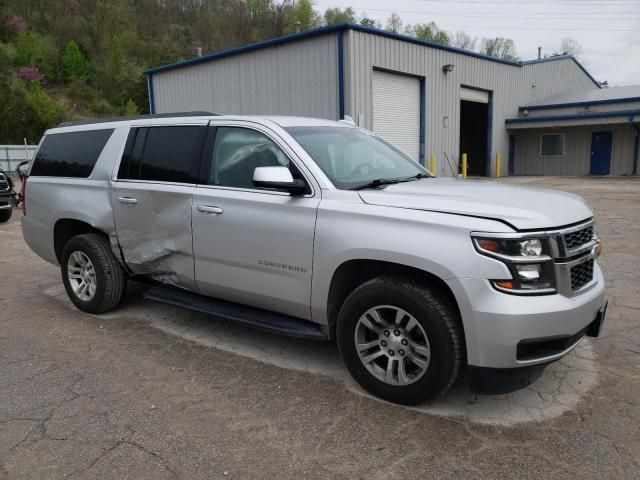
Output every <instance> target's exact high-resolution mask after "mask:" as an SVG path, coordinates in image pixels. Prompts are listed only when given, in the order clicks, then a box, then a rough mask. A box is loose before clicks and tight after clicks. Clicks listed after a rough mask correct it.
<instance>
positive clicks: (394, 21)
mask: <svg viewBox="0 0 640 480" xmlns="http://www.w3.org/2000/svg"><path fill="white" fill-rule="evenodd" d="M384 28H385V30H387V31H389V32H393V33H400V30H402V19H401V18H400V15H398V14H397V13H395V12H394V13H392V14H391V15H389V18H388V19H387V24H386V25H385V27H384Z"/></svg>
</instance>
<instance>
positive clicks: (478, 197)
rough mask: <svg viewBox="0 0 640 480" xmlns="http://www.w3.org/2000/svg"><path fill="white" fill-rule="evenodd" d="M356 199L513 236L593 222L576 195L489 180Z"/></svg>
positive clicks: (397, 188)
mask: <svg viewBox="0 0 640 480" xmlns="http://www.w3.org/2000/svg"><path fill="white" fill-rule="evenodd" d="M359 193H360V197H361V198H362V200H363V201H364V202H365V203H368V204H370V205H382V206H386V207H398V208H411V209H416V210H426V211H431V212H444V213H453V214H457V215H468V216H473V217H481V218H490V219H493V220H500V221H503V222H506V223H508V224H510V225H511V226H513V227H515V228H516V229H517V230H530V229H544V228H553V227H560V226H564V225H569V224H572V223H578V222H580V221H582V220H586V219H588V218H590V217H592V216H593V212H592V211H591V209H590V208H589V206H588V205H587V204H586V202H585V201H584V200H583V199H582V197H579V196H578V195H574V194H572V193H566V192H561V191H558V190H550V189H546V188H533V187H525V186H521V185H509V184H505V183H498V182H494V181H487V180H457V179H454V178H424V179H421V180H416V181H412V182H405V183H398V184H395V185H389V186H387V187H384V188H380V189H368V190H361V191H359Z"/></svg>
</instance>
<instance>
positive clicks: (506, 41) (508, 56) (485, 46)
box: [480, 37, 519, 61]
mask: <svg viewBox="0 0 640 480" xmlns="http://www.w3.org/2000/svg"><path fill="white" fill-rule="evenodd" d="M480 53H484V54H485V55H489V56H491V57H497V58H502V59H504V60H512V61H517V60H518V59H519V58H518V54H517V53H516V47H515V44H514V43H513V40H511V39H510V38H503V37H496V38H483V39H482V44H481V46H480Z"/></svg>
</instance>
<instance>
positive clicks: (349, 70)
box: [345, 30, 596, 175]
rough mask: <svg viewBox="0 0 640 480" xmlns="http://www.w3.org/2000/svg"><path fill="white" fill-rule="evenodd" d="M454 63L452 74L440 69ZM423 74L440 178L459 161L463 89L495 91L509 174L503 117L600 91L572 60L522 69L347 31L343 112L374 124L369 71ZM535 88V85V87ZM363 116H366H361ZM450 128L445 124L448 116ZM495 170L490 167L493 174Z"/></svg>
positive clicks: (496, 123)
mask: <svg viewBox="0 0 640 480" xmlns="http://www.w3.org/2000/svg"><path fill="white" fill-rule="evenodd" d="M446 64H453V65H455V67H454V70H453V71H452V72H450V73H447V74H445V73H443V71H442V66H443V65H446ZM374 67H376V68H381V69H386V70H392V71H396V72H400V73H409V74H412V75H418V76H422V77H424V79H425V89H426V99H425V100H426V101H425V103H426V112H425V114H426V117H425V120H426V121H425V153H426V156H427V157H428V155H429V154H430V153H435V154H436V156H437V158H438V170H439V172H438V173H439V174H440V175H450V174H451V171H450V169H449V167H448V166H445V162H444V155H445V154H446V155H448V156H449V158H453V159H455V161H457V159H458V158H459V155H460V152H459V151H458V150H459V126H460V87H461V86H469V87H474V88H479V89H485V90H490V91H492V92H493V120H492V152H491V159H492V162H493V161H494V158H495V154H496V153H500V154H501V155H502V157H503V159H504V161H503V162H502V164H501V172H502V174H503V175H506V174H507V171H508V164H507V162H506V156H507V153H508V135H507V131H506V128H505V124H504V120H505V118H512V117H517V116H518V107H519V106H520V105H526V104H527V103H531V102H534V101H536V100H539V99H541V98H544V97H548V96H551V95H554V94H557V93H560V92H564V91H568V90H571V91H578V90H588V89H591V88H596V87H595V85H594V83H593V82H592V81H591V80H590V79H589V78H588V77H587V76H586V75H585V73H584V72H583V71H582V70H581V69H580V68H579V67H578V66H577V65H576V63H575V62H574V61H573V60H571V59H564V60H555V61H549V62H542V63H536V64H529V65H525V66H522V67H517V66H513V65H507V64H503V63H498V62H493V61H488V60H486V59H482V58H476V57H471V56H468V55H463V54H459V53H455V52H450V51H445V50H439V49H435V48H429V47H425V46H422V45H416V44H412V43H409V42H404V41H400V40H396V39H392V38H386V37H382V36H378V35H373V34H369V33H365V32H358V31H354V30H349V31H348V33H346V34H345V113H346V114H347V115H351V116H352V117H353V118H364V125H363V126H365V127H366V128H371V126H372V123H371V122H372V109H371V106H372V105H371V72H372V71H373V68H374ZM534 85H535V86H534ZM360 115H363V117H360ZM445 116H446V117H448V126H447V127H445V126H444V121H443V119H444V117H445ZM493 171H494V169H493V168H492V172H493Z"/></svg>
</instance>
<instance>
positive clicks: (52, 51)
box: [14, 31, 58, 80]
mask: <svg viewBox="0 0 640 480" xmlns="http://www.w3.org/2000/svg"><path fill="white" fill-rule="evenodd" d="M56 58H57V53H56V48H55V45H54V42H53V40H52V39H51V38H50V37H46V36H43V35H41V34H39V33H37V32H33V31H29V32H22V33H21V34H20V35H18V38H17V40H16V44H15V59H14V62H15V65H28V66H30V67H38V69H39V70H40V71H41V72H42V73H43V74H44V75H45V77H46V78H47V79H48V80H56V79H57V77H58V74H57V65H56V61H55V59H56Z"/></svg>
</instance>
